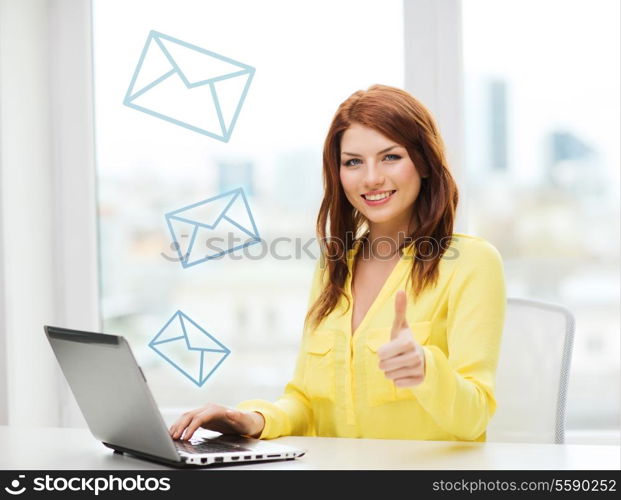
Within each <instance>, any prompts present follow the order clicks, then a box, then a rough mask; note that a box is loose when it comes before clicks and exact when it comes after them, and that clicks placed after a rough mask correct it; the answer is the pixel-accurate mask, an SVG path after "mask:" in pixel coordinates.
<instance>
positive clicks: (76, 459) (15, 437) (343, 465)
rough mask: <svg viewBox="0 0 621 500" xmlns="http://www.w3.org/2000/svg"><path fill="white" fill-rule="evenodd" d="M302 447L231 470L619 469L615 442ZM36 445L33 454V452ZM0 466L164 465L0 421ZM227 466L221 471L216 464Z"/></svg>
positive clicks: (78, 437) (298, 441)
mask: <svg viewBox="0 0 621 500" xmlns="http://www.w3.org/2000/svg"><path fill="white" fill-rule="evenodd" d="M278 441H279V442H281V443H283V444H290V445H293V446H296V447H301V448H304V449H307V450H308V452H307V454H306V456H304V457H303V458H301V459H297V460H294V461H283V462H269V463H262V464H261V463H255V464H248V465H235V466H234V467H235V469H249V470H250V469H427V470H430V469H439V470H452V469H463V470H465V469H474V470H477V469H481V470H491V469H500V470H509V469H519V470H528V469H538V470H564V469H570V470H571V469H574V470H575V469H585V470H586V469H602V470H609V469H616V470H619V468H620V448H619V446H601V445H597V446H596V445H575V444H574V445H552V444H521V443H464V442H444V441H394V440H376V439H338V438H307V437H294V436H291V437H284V438H280V439H279V440H278ZM33 450H36V451H33ZM0 469H14V470H32V469H43V470H46V469H47V470H50V469H53V470H63V469H80V470H90V469H93V470H105V469H130V470H131V469H142V470H147V469H169V468H168V467H165V466H162V465H158V464H154V463H151V462H147V461H144V460H139V459H137V458H133V457H130V456H126V455H125V456H123V455H116V454H113V452H112V450H110V449H109V448H106V447H105V446H104V445H102V444H101V443H100V442H98V441H96V440H95V438H94V437H93V436H92V435H91V434H90V432H89V431H88V430H87V429H69V428H56V427H49V428H45V427H43V428H25V427H7V426H0ZM216 470H225V469H216Z"/></svg>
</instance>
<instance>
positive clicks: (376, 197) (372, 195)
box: [363, 191, 392, 201]
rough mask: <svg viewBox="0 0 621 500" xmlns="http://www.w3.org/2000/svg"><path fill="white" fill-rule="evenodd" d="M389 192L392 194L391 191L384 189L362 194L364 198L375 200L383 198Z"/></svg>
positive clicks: (387, 195)
mask: <svg viewBox="0 0 621 500" xmlns="http://www.w3.org/2000/svg"><path fill="white" fill-rule="evenodd" d="M391 194H392V191H386V192H385V193H379V194H365V195H363V196H364V197H365V199H367V200H369V201H377V200H383V199H384V198H388V197H389V196H390V195H391Z"/></svg>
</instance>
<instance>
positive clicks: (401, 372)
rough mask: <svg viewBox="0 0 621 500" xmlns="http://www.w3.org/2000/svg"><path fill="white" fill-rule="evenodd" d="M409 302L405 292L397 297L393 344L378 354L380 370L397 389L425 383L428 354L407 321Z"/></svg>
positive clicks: (380, 350)
mask: <svg viewBox="0 0 621 500" xmlns="http://www.w3.org/2000/svg"><path fill="white" fill-rule="evenodd" d="M406 306H407V302H406V295H405V292H404V291H403V290H399V291H398V292H397V296H396V297H395V320H394V322H393V324H392V331H391V333H390V342H388V343H387V344H384V345H383V346H382V347H380V348H379V349H378V350H377V354H378V356H379V359H380V363H379V367H380V369H382V370H383V371H384V374H385V375H386V377H388V378H389V379H392V380H393V381H394V383H395V385H396V386H397V387H413V386H416V385H418V384H420V383H421V382H422V381H423V380H424V379H425V351H424V350H423V348H422V347H421V346H420V345H419V344H418V343H417V342H416V340H414V336H413V335H412V330H410V327H409V326H408V324H407V322H406V320H405V310H406Z"/></svg>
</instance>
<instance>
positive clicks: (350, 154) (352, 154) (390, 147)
mask: <svg viewBox="0 0 621 500" xmlns="http://www.w3.org/2000/svg"><path fill="white" fill-rule="evenodd" d="M400 147H401V146H399V145H398V144H395V145H394V146H389V147H387V148H386V149H382V150H381V151H380V152H379V153H377V154H378V155H381V154H382V153H386V152H388V151H390V150H391V149H394V148H400ZM341 154H343V155H349V156H362V155H359V154H357V153H348V152H347V151H341Z"/></svg>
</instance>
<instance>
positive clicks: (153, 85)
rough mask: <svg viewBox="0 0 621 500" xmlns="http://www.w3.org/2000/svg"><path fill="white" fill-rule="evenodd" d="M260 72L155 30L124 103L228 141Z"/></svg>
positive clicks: (142, 55)
mask: <svg viewBox="0 0 621 500" xmlns="http://www.w3.org/2000/svg"><path fill="white" fill-rule="evenodd" d="M254 71H255V69H254V68H253V67H252V66H248V65H247V64H243V63H240V62H238V61H234V60H233V59H230V58H228V57H224V56H222V55H219V54H216V53H215V52H211V51H209V50H205V49H203V48H201V47H197V46H196V45H192V44H190V43H187V42H183V41H181V40H178V39H177V38H173V37H171V36H168V35H165V34H163V33H159V32H157V31H151V32H150V33H149V36H148V38H147V42H146V43H145V46H144V49H143V50H142V54H141V55H140V59H139V61H138V65H137V66H136V70H135V71H134V76H133V78H132V81H131V83H130V84H129V88H128V89H127V94H126V95H125V99H124V100H123V104H125V105H126V106H129V107H130V108H133V109H136V110H138V111H142V112H144V113H147V114H149V115H151V116H155V117H156V118H161V119H162V120H166V121H168V122H170V123H174V124H175V125H179V126H180V127H185V128H187V129H189V130H193V131H194V132H198V133H199V134H204V135H207V136H209V137H213V138H214V139H218V140H220V141H223V142H228V141H229V139H230V138H231V133H232V132H233V128H234V127H235V123H236V122H237V117H238V116H239V112H240V110H241V107H242V105H243V103H244V99H245V98H246V94H247V92H248V88H249V87H250V82H251V81H252V77H253V76H254Z"/></svg>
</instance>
